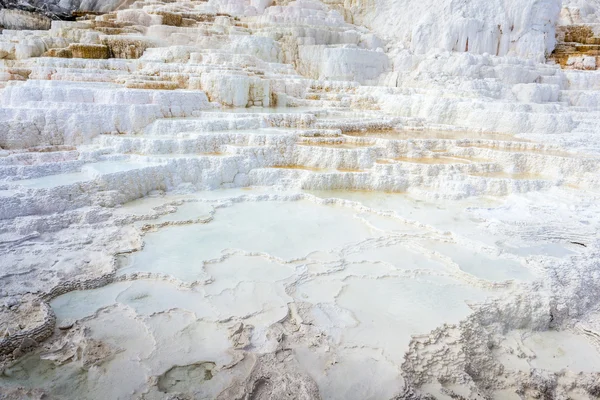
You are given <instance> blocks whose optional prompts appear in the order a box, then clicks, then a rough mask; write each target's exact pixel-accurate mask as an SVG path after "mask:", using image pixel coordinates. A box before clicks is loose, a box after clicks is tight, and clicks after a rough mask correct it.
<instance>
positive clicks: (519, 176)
mask: <svg viewBox="0 0 600 400" xmlns="http://www.w3.org/2000/svg"><path fill="white" fill-rule="evenodd" d="M469 175H470V176H476V177H480V178H494V179H514V180H547V179H548V178H547V177H544V176H542V175H537V174H532V173H530V172H516V173H510V172H504V171H495V172H470V173H469Z"/></svg>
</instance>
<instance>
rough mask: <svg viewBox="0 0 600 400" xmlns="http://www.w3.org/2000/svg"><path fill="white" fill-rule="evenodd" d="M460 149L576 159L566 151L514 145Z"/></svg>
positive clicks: (486, 145)
mask: <svg viewBox="0 0 600 400" xmlns="http://www.w3.org/2000/svg"><path fill="white" fill-rule="evenodd" d="M460 147H468V148H476V149H488V150H493V151H502V152H508V153H530V154H540V155H546V156H555V157H567V158H573V157H578V155H577V154H573V153H568V152H566V151H562V150H558V149H544V148H536V147H529V146H522V145H518V144H517V145H514V146H496V145H492V144H489V145H488V144H483V143H476V144H467V145H460Z"/></svg>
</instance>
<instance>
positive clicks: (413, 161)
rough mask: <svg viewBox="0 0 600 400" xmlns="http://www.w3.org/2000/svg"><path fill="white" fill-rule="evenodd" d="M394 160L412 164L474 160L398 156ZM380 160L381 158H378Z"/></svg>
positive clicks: (452, 162) (457, 162) (468, 161)
mask: <svg viewBox="0 0 600 400" xmlns="http://www.w3.org/2000/svg"><path fill="white" fill-rule="evenodd" d="M391 160H392V161H396V162H401V163H411V164H429V165H436V164H471V163H472V162H473V161H472V160H471V159H468V158H463V157H415V158H412V157H398V158H393V159H391ZM378 161H379V160H378Z"/></svg>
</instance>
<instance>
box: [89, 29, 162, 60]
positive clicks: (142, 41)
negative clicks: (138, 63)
mask: <svg viewBox="0 0 600 400" xmlns="http://www.w3.org/2000/svg"><path fill="white" fill-rule="evenodd" d="M101 41H102V43H103V44H104V45H106V46H108V49H109V54H110V57H111V58H125V59H137V58H140V57H141V56H142V54H144V51H146V49H147V48H149V47H153V46H154V45H155V44H154V42H153V41H151V40H148V39H146V38H143V37H139V36H120V35H107V36H103V37H102V38H101Z"/></svg>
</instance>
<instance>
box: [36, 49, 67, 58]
mask: <svg viewBox="0 0 600 400" xmlns="http://www.w3.org/2000/svg"><path fill="white" fill-rule="evenodd" d="M42 57H57V58H72V57H73V53H72V52H71V50H69V49H67V48H62V49H50V50H48V51H47V52H45V53H44V54H42Z"/></svg>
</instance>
